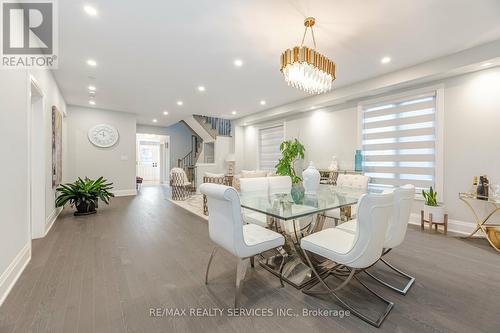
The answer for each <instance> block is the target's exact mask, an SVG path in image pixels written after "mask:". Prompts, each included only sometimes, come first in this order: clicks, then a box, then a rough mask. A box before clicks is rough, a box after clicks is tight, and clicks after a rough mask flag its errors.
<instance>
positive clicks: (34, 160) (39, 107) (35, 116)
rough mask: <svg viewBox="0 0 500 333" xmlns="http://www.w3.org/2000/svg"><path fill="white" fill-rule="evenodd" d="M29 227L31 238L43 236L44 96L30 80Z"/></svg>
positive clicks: (44, 173)
mask: <svg viewBox="0 0 500 333" xmlns="http://www.w3.org/2000/svg"><path fill="white" fill-rule="evenodd" d="M30 82H31V85H30V128H29V132H30V141H29V142H30V148H29V149H30V177H31V179H30V182H29V184H30V222H31V223H30V225H31V238H33V239H35V238H41V237H44V236H45V231H46V230H45V228H46V227H45V216H46V214H45V185H46V183H45V181H46V179H45V175H46V172H45V170H46V167H45V161H46V160H47V158H46V157H47V156H46V149H45V142H46V140H45V139H46V133H45V126H44V124H45V117H44V96H43V93H42V90H41V89H40V87H39V86H38V84H37V83H36V81H35V80H34V79H33V78H32V79H31V80H30Z"/></svg>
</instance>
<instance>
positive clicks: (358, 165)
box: [354, 149, 363, 171]
mask: <svg viewBox="0 0 500 333" xmlns="http://www.w3.org/2000/svg"><path fill="white" fill-rule="evenodd" d="M354 171H363V155H361V150H360V149H356V155H354Z"/></svg>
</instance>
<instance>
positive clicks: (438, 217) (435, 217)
mask: <svg viewBox="0 0 500 333" xmlns="http://www.w3.org/2000/svg"><path fill="white" fill-rule="evenodd" d="M430 214H432V221H433V222H440V223H442V222H444V214H445V207H444V206H427V205H424V219H426V220H427V221H429V219H430Z"/></svg>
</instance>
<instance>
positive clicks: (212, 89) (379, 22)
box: [54, 0, 500, 125]
mask: <svg viewBox="0 0 500 333" xmlns="http://www.w3.org/2000/svg"><path fill="white" fill-rule="evenodd" d="M58 3H59V12H60V14H59V16H60V28H59V31H60V37H61V42H60V58H59V69H57V70H55V71H54V73H55V76H56V79H57V81H58V83H59V85H60V87H61V90H62V92H63V95H64V96H65V98H66V101H67V103H68V104H74V105H82V106H88V100H89V98H88V91H87V86H88V85H89V84H93V85H95V86H96V87H97V96H96V103H97V105H96V106H95V107H98V108H103V109H111V110H117V111H126V112H132V113H137V114H138V122H139V123H142V124H151V125H169V124H172V123H175V122H177V121H179V120H180V119H182V118H184V117H186V116H189V115H191V114H207V115H218V116H222V117H226V118H231V117H233V118H234V117H235V116H232V115H231V111H232V110H237V112H238V113H237V117H240V116H244V115H249V114H251V113H255V112H259V111H262V110H265V109H266V108H271V107H275V106H278V105H281V104H285V103H288V102H292V101H295V100H298V99H302V98H304V97H306V96H307V95H306V94H304V93H302V92H300V91H299V90H296V89H293V88H291V87H288V86H287V85H286V83H285V82H284V80H283V79H282V77H281V73H280V71H279V56H280V53H281V52H282V51H283V50H284V49H286V48H288V47H292V46H294V45H297V44H298V43H300V39H301V37H302V33H303V19H304V18H305V17H307V16H314V17H316V22H317V24H316V26H315V37H316V41H317V44H318V50H319V51H320V52H322V53H323V54H325V55H327V56H329V57H330V58H332V59H333V60H334V61H335V62H336V63H337V80H336V81H335V83H334V89H335V87H340V86H345V85H348V84H351V83H354V82H357V81H360V80H364V79H367V78H371V77H375V76H378V75H381V74H384V73H387V72H391V71H394V70H397V69H401V68H404V67H407V66H410V65H414V64H417V63H420V62H423V61H426V60H430V59H433V58H437V57H440V56H443V55H447V54H451V53H454V52H457V51H460V50H463V49H466V48H469V47H472V46H476V45H479V44H482V43H486V42H488V41H492V40H496V39H499V38H500V1H498V0H481V1H477V0H439V1H438V0H418V1H416V0H378V1H367V0H324V1H292V0H289V1H286V0H273V1H269V0H252V1H244V0H239V1H236V0H217V1H216V0H197V1H165V0H163V1H161V0H155V1H137V0H135V1H130V0H107V1H97V0H94V2H83V1H59V2H58ZM84 5H91V6H94V7H95V8H96V9H97V10H98V15H97V16H96V17H91V16H89V15H87V14H86V13H85V12H84V10H83V7H84ZM309 43H310V41H309ZM383 56H390V57H391V58H392V62H391V63H390V64H387V65H382V64H381V63H380V59H381V58H382V57H383ZM89 58H92V59H95V60H96V61H97V63H98V65H97V67H95V68H91V67H89V66H87V64H86V60H87V59H89ZM236 58H239V59H242V60H243V61H244V65H243V66H242V67H240V68H236V67H235V66H234V65H233V60H234V59H236ZM89 77H95V79H91V78H89ZM199 85H203V86H205V87H206V91H205V92H204V93H201V92H199V91H198V90H197V86H199ZM261 99H264V100H266V101H267V105H265V106H261V105H260V104H259V101H260V100H261ZM178 100H182V101H183V102H184V105H183V106H182V107H179V106H177V105H176V101H178ZM164 110H167V111H168V112H169V115H168V116H164V115H163V114H162V112H163V111H164ZM153 118H156V119H158V122H157V123H156V124H153V123H152V119H153Z"/></svg>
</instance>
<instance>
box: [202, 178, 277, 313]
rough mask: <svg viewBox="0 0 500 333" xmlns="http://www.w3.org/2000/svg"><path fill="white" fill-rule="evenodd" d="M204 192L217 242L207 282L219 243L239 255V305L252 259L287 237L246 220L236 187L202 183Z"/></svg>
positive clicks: (237, 275)
mask: <svg viewBox="0 0 500 333" xmlns="http://www.w3.org/2000/svg"><path fill="white" fill-rule="evenodd" d="M200 192H201V193H203V194H205V195H206V196H207V199H208V209H209V211H210V215H209V216H208V232H209V235H210V239H211V240H212V241H213V242H214V243H215V244H217V246H216V247H215V248H214V249H213V251H212V254H211V255H210V259H209V260H208V265H207V271H206V274H205V284H208V272H209V270H210V265H211V263H212V260H213V257H214V255H215V253H216V251H217V248H218V247H221V248H223V249H225V250H226V251H228V252H229V253H231V254H233V255H234V256H236V257H238V259H239V260H238V264H237V267H236V292H235V297H234V306H235V308H237V307H239V304H240V294H241V283H242V281H243V279H244V278H245V273H246V271H247V268H248V264H249V263H250V261H251V259H252V260H253V257H254V256H255V255H258V254H260V253H262V252H265V251H268V250H271V249H274V248H277V247H280V246H282V245H283V244H284V243H285V239H284V237H283V236H282V235H281V234H279V233H277V232H274V231H271V230H269V229H266V228H263V227H261V226H258V225H256V224H243V221H242V219H241V205H240V198H239V195H238V192H236V190H235V189H234V188H233V187H229V186H225V185H219V184H211V183H205V184H202V185H200Z"/></svg>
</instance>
